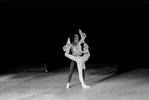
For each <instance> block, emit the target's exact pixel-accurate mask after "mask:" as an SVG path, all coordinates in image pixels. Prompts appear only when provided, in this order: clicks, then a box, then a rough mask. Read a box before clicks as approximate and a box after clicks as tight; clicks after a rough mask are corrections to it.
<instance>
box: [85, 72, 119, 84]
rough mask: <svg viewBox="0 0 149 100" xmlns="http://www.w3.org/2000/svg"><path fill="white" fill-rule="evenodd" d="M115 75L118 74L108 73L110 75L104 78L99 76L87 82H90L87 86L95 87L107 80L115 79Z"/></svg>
mask: <svg viewBox="0 0 149 100" xmlns="http://www.w3.org/2000/svg"><path fill="white" fill-rule="evenodd" d="M115 75H116V74H115V73H114V72H110V73H108V74H106V75H104V76H101V75H98V76H96V77H94V78H91V79H88V80H86V81H90V82H89V83H88V84H87V85H90V86H93V85H95V84H98V83H100V82H103V81H106V80H108V79H110V78H112V77H114V76H115Z"/></svg>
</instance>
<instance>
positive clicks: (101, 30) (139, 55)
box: [0, 0, 149, 72]
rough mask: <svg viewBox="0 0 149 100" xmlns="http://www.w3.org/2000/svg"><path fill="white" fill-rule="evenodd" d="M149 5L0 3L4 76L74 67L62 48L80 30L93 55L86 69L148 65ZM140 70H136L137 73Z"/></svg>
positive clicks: (103, 0)
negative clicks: (25, 69)
mask: <svg viewBox="0 0 149 100" xmlns="http://www.w3.org/2000/svg"><path fill="white" fill-rule="evenodd" d="M148 3H149V2H148V1H142V0H140V1H128V0H125V1H124V0H123V1H122V0H96V1H95V0H90V1H85V0H84V1H82V0H81V1H74V0H71V1H68V0H59V1H58V0H14V1H11V2H10V1H1V3H0V12H1V25H2V26H1V40H2V41H1V50H2V51H1V59H2V60H1V68H2V69H1V71H4V70H9V69H12V68H16V67H19V66H20V67H21V66H24V65H30V64H42V63H45V64H46V65H47V67H48V69H49V70H56V69H61V68H65V67H69V64H70V60H69V59H68V58H66V57H65V56H64V52H63V49H62V47H63V45H65V44H66V41H67V38H68V37H71V36H73V34H76V33H78V29H81V30H82V31H83V32H84V33H86V34H87V38H86V42H87V44H88V45H89V47H90V48H89V50H90V53H91V57H90V59H89V60H88V61H87V64H101V63H113V62H118V70H119V71H120V72H121V71H124V70H130V69H134V68H138V67H141V66H140V65H142V64H144V65H143V66H146V65H147V61H148V59H147V58H145V57H144V56H146V57H147V52H148V50H147V46H148V43H147V40H148V37H147V35H145V34H147V24H148V22H147V19H148V17H149V16H148V14H149V13H148V10H147V9H148ZM136 66H137V67H136Z"/></svg>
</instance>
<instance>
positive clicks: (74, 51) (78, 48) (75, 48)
mask: <svg viewBox="0 0 149 100" xmlns="http://www.w3.org/2000/svg"><path fill="white" fill-rule="evenodd" d="M71 51H72V54H73V55H74V56H81V54H82V53H81V51H82V50H81V45H79V44H78V45H72V48H71Z"/></svg>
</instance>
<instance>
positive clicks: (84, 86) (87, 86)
mask: <svg viewBox="0 0 149 100" xmlns="http://www.w3.org/2000/svg"><path fill="white" fill-rule="evenodd" d="M82 87H83V88H90V87H91V86H89V85H83V86H82Z"/></svg>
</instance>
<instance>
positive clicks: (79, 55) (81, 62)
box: [63, 30, 90, 88]
mask: <svg viewBox="0 0 149 100" xmlns="http://www.w3.org/2000/svg"><path fill="white" fill-rule="evenodd" d="M79 33H80V35H81V40H80V41H79V42H78V44H77V45H75V46H73V45H72V44H71V42H70V38H68V40H67V43H66V45H65V46H64V47H63V50H64V51H65V56H66V57H68V58H69V59H71V60H74V61H76V62H77V68H78V72H79V80H80V82H81V84H82V87H83V88H89V87H90V86H88V85H86V84H85V82H84V80H83V76H82V74H83V73H82V72H83V69H86V67H85V62H86V61H87V60H88V59H89V57H90V52H89V50H88V48H89V46H88V45H87V44H86V43H85V38H86V34H85V33H82V31H81V30H79ZM82 43H83V51H82V50H81V44H82ZM71 48H73V54H72V55H71V54H69V52H70V49H71ZM66 88H69V86H67V87H66Z"/></svg>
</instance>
